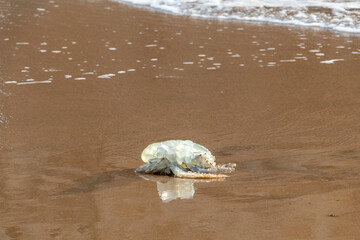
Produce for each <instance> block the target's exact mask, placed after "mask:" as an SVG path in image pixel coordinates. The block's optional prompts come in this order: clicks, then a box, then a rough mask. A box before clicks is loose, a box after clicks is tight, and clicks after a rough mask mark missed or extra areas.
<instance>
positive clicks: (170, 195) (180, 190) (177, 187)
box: [139, 174, 221, 203]
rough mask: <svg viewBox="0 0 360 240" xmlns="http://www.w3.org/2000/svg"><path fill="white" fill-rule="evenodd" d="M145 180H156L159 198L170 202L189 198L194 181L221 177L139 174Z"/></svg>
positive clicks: (192, 190) (192, 193)
mask: <svg viewBox="0 0 360 240" xmlns="http://www.w3.org/2000/svg"><path fill="white" fill-rule="evenodd" d="M139 176H140V177H142V178H143V179H145V180H150V181H154V182H156V186H157V190H158V194H159V197H160V199H161V200H162V201H163V202H166V203H167V202H171V201H172V200H175V199H191V198H193V197H194V195H195V187H194V183H199V182H213V181H221V179H206V180H203V179H186V178H176V177H168V176H154V175H150V174H149V175H148V174H139Z"/></svg>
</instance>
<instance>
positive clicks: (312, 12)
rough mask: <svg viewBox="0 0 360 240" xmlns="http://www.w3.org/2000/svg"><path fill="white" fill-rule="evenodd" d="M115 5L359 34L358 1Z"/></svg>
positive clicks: (184, 0) (149, 0) (156, 0)
mask: <svg viewBox="0 0 360 240" xmlns="http://www.w3.org/2000/svg"><path fill="white" fill-rule="evenodd" d="M113 1H118V2H123V3H128V4H133V5H138V6H143V7H150V8H153V9H158V10H161V11H165V12H170V13H174V14H181V15H187V16H194V17H207V18H219V19H234V20H245V21H265V22H273V23H284V24H293V25H301V26H312V27H322V28H328V29H333V30H336V31H343V32H352V33H360V10H359V9H360V1H358V0H336V1H334V0H254V1H249V0H222V1H220V0H196V1H195V0H113ZM238 30H243V29H242V28H239V29H238ZM180 34H181V33H180Z"/></svg>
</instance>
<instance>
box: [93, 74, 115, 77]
mask: <svg viewBox="0 0 360 240" xmlns="http://www.w3.org/2000/svg"><path fill="white" fill-rule="evenodd" d="M114 76H115V74H114V73H109V74H104V75H100V76H97V78H111V77H114Z"/></svg>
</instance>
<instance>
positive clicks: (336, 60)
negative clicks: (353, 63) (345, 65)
mask: <svg viewBox="0 0 360 240" xmlns="http://www.w3.org/2000/svg"><path fill="white" fill-rule="evenodd" d="M338 61H344V59H331V60H326V61H321V62H320V63H325V64H334V63H335V62H338Z"/></svg>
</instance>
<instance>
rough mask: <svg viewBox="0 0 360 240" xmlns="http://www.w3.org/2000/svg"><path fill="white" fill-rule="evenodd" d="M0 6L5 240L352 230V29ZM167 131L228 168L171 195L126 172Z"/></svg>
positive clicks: (358, 168)
mask: <svg viewBox="0 0 360 240" xmlns="http://www.w3.org/2000/svg"><path fill="white" fill-rule="evenodd" d="M0 3H1V11H2V14H3V15H5V17H4V18H2V19H1V22H0V23H1V25H0V26H1V29H0V36H1V39H0V51H1V56H0V60H1V62H0V64H1V65H0V66H1V68H0V71H1V78H2V79H1V81H2V82H4V83H5V82H7V83H6V84H2V85H0V89H1V92H0V101H1V102H0V103H1V104H0V105H1V106H0V114H1V115H0V120H1V121H2V124H1V130H0V134H1V135H0V137H1V139H0V141H1V144H0V149H1V150H0V164H1V165H0V166H1V168H0V171H1V172H0V186H1V188H0V200H1V201H0V202H1V204H0V216H1V218H0V239H86V240H88V239H107V240H110V239H247V240H251V239H358V238H359V236H360V228H359V220H360V211H359V210H360V202H359V199H360V191H359V190H360V176H359V172H360V165H359V160H360V148H359V147H360V144H359V143H360V98H359V96H360V95H359V94H360V78H359V76H360V69H359V66H360V57H359V56H360V55H357V54H356V53H354V52H359V51H360V49H359V48H360V38H359V37H356V36H346V35H337V34H336V33H332V32H327V31H319V30H315V29H303V28H297V27H286V26H274V25H270V26H268V25H266V24H250V23H237V22H230V21H214V20H204V19H191V18H186V17H179V16H172V15H167V14H161V13H157V12H151V11H146V10H141V9H135V8H131V7H128V6H124V5H121V4H118V3H114V2H113V3H112V2H106V1H70V0H61V1H60V0H58V1H56V3H51V2H50V3H49V2H48V1H41V0H37V1H25V0H18V1H12V0H2V1H0ZM54 5H58V6H57V7H56V6H54ZM37 8H44V9H45V11H41V9H40V10H37ZM6 38H9V40H7V39H6ZM24 42H27V43H28V44H24ZM43 42H46V43H47V45H41V43H43ZM75 42H76V43H75ZM149 45H150V46H149ZM302 47H303V48H302ZM109 48H110V49H109ZM111 48H116V49H112V50H111ZM274 48H275V49H274ZM317 49H318V50H320V53H324V54H325V56H321V54H320V55H319V54H318V53H319V52H311V51H310V50H317ZM40 50H46V52H40ZM52 51H55V52H52ZM57 51H61V52H57ZM201 54H204V55H206V56H205V57H204V56H202V55H201ZM236 54H238V55H240V56H238V55H236ZM316 54H318V55H316ZM198 55H200V56H198ZM295 57H297V58H295ZM304 57H305V59H304ZM69 58H71V59H69ZM151 59H152V60H151ZM201 59H202V60H201ZM330 59H343V61H337V62H335V63H334V64H323V63H320V62H321V61H325V60H330ZM137 60H139V61H137ZM281 60H283V61H281ZM284 60H292V61H284ZM293 60H296V61H293ZM184 62H185V63H186V62H193V64H183V63H184ZM273 62H274V63H273ZM214 63H215V65H214ZM220 64H221V65H220ZM25 67H26V68H25ZM27 67H28V68H27ZM207 68H210V69H207ZM213 68H215V69H213ZM128 69H135V71H133V72H132V71H127V70H128ZM118 71H126V73H121V72H120V73H117V72H118ZM89 72H92V73H94V74H85V73H89ZM103 74H115V76H110V78H97V77H98V76H100V75H103ZM65 75H71V76H72V77H71V78H65ZM75 78H86V79H82V80H75ZM26 79H34V80H28V81H26ZM48 79H49V80H48ZM45 80H48V81H50V82H51V83H46V82H45V83H39V84H22V83H24V82H32V81H45ZM11 81H16V83H18V85H17V84H16V83H11ZM19 83H20V84H19ZM167 139H191V140H193V141H195V142H197V143H200V144H202V145H204V146H206V147H208V148H209V149H210V150H211V151H212V152H213V153H214V155H216V156H217V161H218V162H220V163H227V162H235V163H237V164H238V167H237V170H236V172H235V173H234V174H231V177H230V178H229V179H227V180H226V181H221V182H200V183H194V185H195V188H196V193H195V194H194V197H193V198H192V199H183V200H181V199H177V200H173V201H170V202H168V203H164V202H163V201H162V200H161V199H160V198H159V195H158V190H157V186H158V185H159V184H161V182H167V181H170V182H171V181H174V180H173V179H170V178H167V177H161V178H160V179H159V178H154V179H152V178H150V181H146V180H144V179H142V178H140V177H139V176H137V175H135V174H134V173H133V170H134V168H136V167H137V166H139V165H140V164H141V160H140V153H141V151H142V149H143V148H144V147H146V146H147V144H149V143H151V142H155V141H162V140H167ZM156 181H158V183H156ZM174 184H175V185H176V184H181V183H177V182H176V183H174ZM176 186H178V185H176ZM180 187H181V186H180Z"/></svg>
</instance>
